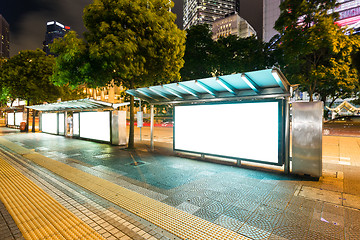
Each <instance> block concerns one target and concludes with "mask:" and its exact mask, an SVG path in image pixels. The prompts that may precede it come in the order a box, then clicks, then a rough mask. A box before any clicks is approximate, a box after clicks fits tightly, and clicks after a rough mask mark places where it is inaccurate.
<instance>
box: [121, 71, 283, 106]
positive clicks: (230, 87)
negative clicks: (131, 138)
mask: <svg viewBox="0 0 360 240" xmlns="http://www.w3.org/2000/svg"><path fill="white" fill-rule="evenodd" d="M126 92H127V93H128V94H130V95H133V96H135V97H138V98H140V99H143V100H145V101H147V102H149V103H150V104H155V105H159V104H173V103H182V102H209V101H222V100H237V99H242V98H269V97H277V96H289V95H290V84H289V82H288V81H287V80H286V78H285V76H284V75H283V74H282V73H281V71H280V70H279V69H277V68H273V69H265V70H260V71H253V72H246V73H237V74H231V75H225V76H218V77H210V78H203V79H197V80H191V81H184V82H178V83H170V84H165V85H158V86H151V87H145V88H137V89H131V90H127V91H126Z"/></svg>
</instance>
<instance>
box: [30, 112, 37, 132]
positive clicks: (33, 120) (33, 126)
mask: <svg viewBox="0 0 360 240" xmlns="http://www.w3.org/2000/svg"><path fill="white" fill-rule="evenodd" d="M35 113H36V111H35V110H34V109H33V116H32V129H31V131H32V132H33V133H34V132H35V116H36V114H35Z"/></svg>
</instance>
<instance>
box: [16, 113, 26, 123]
mask: <svg viewBox="0 0 360 240" xmlns="http://www.w3.org/2000/svg"><path fill="white" fill-rule="evenodd" d="M23 120H24V119H23V113H22V112H17V113H15V126H20V123H21V122H22V121H23Z"/></svg>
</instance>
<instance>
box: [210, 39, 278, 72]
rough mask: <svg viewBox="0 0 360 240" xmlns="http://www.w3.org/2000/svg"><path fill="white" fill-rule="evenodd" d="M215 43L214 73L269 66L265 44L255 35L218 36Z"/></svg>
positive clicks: (244, 70) (252, 69)
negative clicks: (241, 36)
mask: <svg viewBox="0 0 360 240" xmlns="http://www.w3.org/2000/svg"><path fill="white" fill-rule="evenodd" d="M215 44H216V62H217V64H216V67H215V69H214V71H215V75H225V74H232V73H239V72H247V71H254V70H260V69H264V68H266V67H269V66H268V65H269V53H268V48H267V45H266V44H265V43H264V42H262V41H261V40H259V39H256V38H255V37H247V38H239V37H237V36H235V35H229V36H227V37H225V38H224V37H220V38H219V39H218V40H217V41H216V43H215ZM271 66H272V65H271ZM271 66H270V67H271Z"/></svg>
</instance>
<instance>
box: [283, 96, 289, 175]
mask: <svg viewBox="0 0 360 240" xmlns="http://www.w3.org/2000/svg"><path fill="white" fill-rule="evenodd" d="M284 142H285V159H284V172H285V173H286V174H289V173H290V98H289V97H287V98H286V100H285V139H284Z"/></svg>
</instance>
